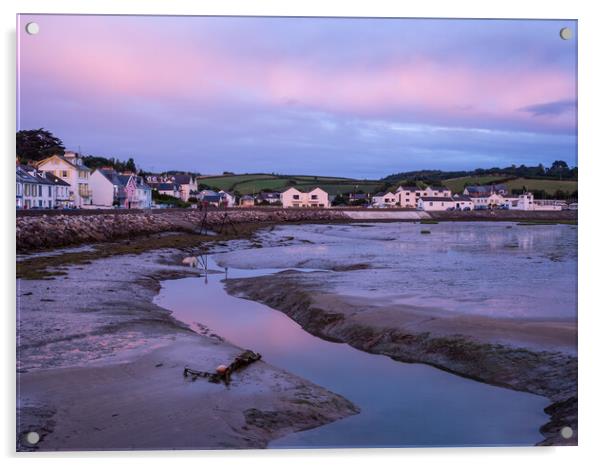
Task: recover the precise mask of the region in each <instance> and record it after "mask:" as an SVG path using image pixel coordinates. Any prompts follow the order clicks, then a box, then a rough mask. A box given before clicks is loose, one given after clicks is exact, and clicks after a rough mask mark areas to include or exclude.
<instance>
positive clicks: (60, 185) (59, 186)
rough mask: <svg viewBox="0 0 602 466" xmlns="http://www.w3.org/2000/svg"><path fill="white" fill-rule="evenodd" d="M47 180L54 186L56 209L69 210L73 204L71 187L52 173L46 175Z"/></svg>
mask: <svg viewBox="0 0 602 466" xmlns="http://www.w3.org/2000/svg"><path fill="white" fill-rule="evenodd" d="M45 175H46V179H47V180H48V181H50V182H51V183H52V184H53V185H54V208H55V209H67V208H70V207H73V206H72V204H71V194H70V191H71V185H69V183H67V182H66V181H63V180H61V179H60V178H59V177H58V176H54V175H53V174H52V173H45Z"/></svg>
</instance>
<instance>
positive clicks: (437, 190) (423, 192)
mask: <svg viewBox="0 0 602 466" xmlns="http://www.w3.org/2000/svg"><path fill="white" fill-rule="evenodd" d="M451 195H452V193H451V190H450V189H448V188H446V187H444V186H441V187H430V186H427V187H426V188H424V189H423V188H419V187H417V186H400V187H399V188H397V190H396V191H395V197H396V202H397V203H398V204H399V206H400V207H405V208H410V209H415V208H417V207H418V200H419V199H420V198H422V197H437V198H444V197H448V198H449V197H451Z"/></svg>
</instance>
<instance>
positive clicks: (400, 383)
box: [156, 257, 548, 448]
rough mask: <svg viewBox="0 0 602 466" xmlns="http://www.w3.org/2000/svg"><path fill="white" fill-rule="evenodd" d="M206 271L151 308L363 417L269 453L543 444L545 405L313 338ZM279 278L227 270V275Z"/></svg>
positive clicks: (172, 288)
mask: <svg viewBox="0 0 602 466" xmlns="http://www.w3.org/2000/svg"><path fill="white" fill-rule="evenodd" d="M218 261H219V259H218ZM207 270H208V273H206V274H205V277H203V278H200V279H199V278H186V279H182V280H174V281H167V282H164V283H163V287H162V290H161V293H160V294H159V296H158V297H157V299H156V302H157V303H158V304H159V305H161V306H163V307H165V308H168V309H170V310H172V311H173V312H174V315H175V317H176V318H178V319H179V320H182V321H184V322H186V323H188V324H193V323H195V322H200V323H202V324H203V325H205V326H207V327H209V328H211V329H212V330H213V331H215V332H216V333H218V334H219V335H221V336H223V337H225V338H226V339H228V340H229V341H231V342H233V343H234V344H236V345H238V346H240V347H243V348H249V349H252V350H254V351H259V352H260V353H261V354H262V355H263V358H264V360H265V361H267V362H268V363H270V364H274V365H276V366H278V367H281V368H283V369H285V370H287V371H289V372H292V373H294V374H297V375H300V376H302V377H304V378H306V379H308V380H311V381H312V382H314V383H317V384H318V385H321V386H324V387H326V388H328V389H330V390H332V391H334V392H336V393H339V394H341V395H343V396H345V397H346V398H348V399H349V400H351V401H353V402H354V403H355V404H357V405H358V406H359V407H360V409H361V413H360V414H359V415H356V416H352V417H349V418H346V419H343V420H341V421H337V422H335V423H332V424H329V425H327V426H323V427H320V428H317V429H313V430H309V431H305V432H300V433H297V434H293V435H289V436H287V437H284V438H282V439H279V440H277V441H275V442H273V443H272V444H271V445H270V446H271V447H273V448H286V447H298V448H304V447H360V446H371V447H375V446H434V445H437V446H445V445H455V446H458V445H532V444H534V443H536V442H538V441H539V440H541V439H542V437H541V435H540V434H539V431H538V428H539V426H541V425H542V424H544V423H545V422H546V420H547V416H546V415H545V414H544V412H543V408H544V407H545V406H546V405H547V404H548V402H547V400H546V399H544V398H542V397H538V396H534V395H530V394H525V393H519V392H514V391H511V390H506V389H501V388H497V387H491V386H488V385H485V384H481V383H477V382H474V381H471V380H468V379H463V378H460V377H457V376H454V375H451V374H449V373H446V372H443V371H439V370H437V369H434V368H432V367H429V366H425V365H422V364H403V363H399V362H396V361H393V360H391V359H389V358H387V357H384V356H379V355H372V354H368V353H364V352H361V351H358V350H355V349H353V348H351V347H350V346H348V345H345V344H338V343H332V342H327V341H324V340H321V339H319V338H316V337H313V336H312V335H310V334H308V333H306V332H305V331H304V330H303V329H302V328H301V327H300V326H299V325H298V324H296V323H295V322H293V321H292V320H290V319H289V318H288V317H286V316H285V315H284V314H283V313H281V312H278V311H275V310H272V309H270V308H269V307H267V306H264V305H262V304H259V303H256V302H253V301H248V300H244V299H239V298H236V297H233V296H230V295H228V294H227V293H226V292H225V291H224V288H223V283H222V280H223V279H224V278H225V270H224V269H220V268H219V267H218V266H217V264H216V263H215V261H214V260H213V259H212V258H211V257H209V258H208V268H207ZM280 270H281V269H277V268H271V269H260V270H241V269H236V268H232V267H230V269H229V270H228V276H229V277H230V278H237V277H248V276H255V275H266V274H271V273H276V272H278V271H280ZM216 271H218V273H215V272H216ZM300 271H303V270H300ZM312 273H316V271H312ZM317 273H319V272H317Z"/></svg>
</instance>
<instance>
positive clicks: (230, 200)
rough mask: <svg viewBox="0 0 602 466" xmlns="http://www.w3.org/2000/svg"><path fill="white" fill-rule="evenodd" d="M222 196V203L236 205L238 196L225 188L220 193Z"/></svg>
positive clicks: (226, 205)
mask: <svg viewBox="0 0 602 466" xmlns="http://www.w3.org/2000/svg"><path fill="white" fill-rule="evenodd" d="M218 194H219V195H220V197H221V198H222V205H224V206H225V207H234V206H235V205H236V196H235V195H234V194H232V193H229V192H228V191H224V190H223V189H222V190H221V191H220V192H219V193H218Z"/></svg>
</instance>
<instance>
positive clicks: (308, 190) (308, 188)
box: [282, 186, 328, 194]
mask: <svg viewBox="0 0 602 466" xmlns="http://www.w3.org/2000/svg"><path fill="white" fill-rule="evenodd" d="M289 189H296V190H297V191H299V192H300V193H311V192H312V191H314V190H316V189H320V190H321V191H324V192H325V193H327V194H328V191H326V190H325V189H324V188H321V187H320V186H304V187H302V188H301V187H297V186H289V187H288V188H286V189H285V190H284V191H282V192H283V193H285V192H286V191H288V190H289Z"/></svg>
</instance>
